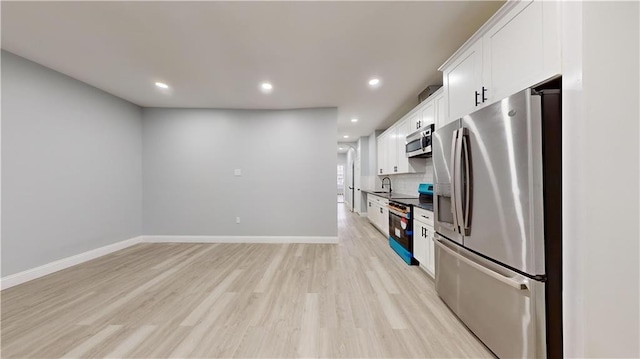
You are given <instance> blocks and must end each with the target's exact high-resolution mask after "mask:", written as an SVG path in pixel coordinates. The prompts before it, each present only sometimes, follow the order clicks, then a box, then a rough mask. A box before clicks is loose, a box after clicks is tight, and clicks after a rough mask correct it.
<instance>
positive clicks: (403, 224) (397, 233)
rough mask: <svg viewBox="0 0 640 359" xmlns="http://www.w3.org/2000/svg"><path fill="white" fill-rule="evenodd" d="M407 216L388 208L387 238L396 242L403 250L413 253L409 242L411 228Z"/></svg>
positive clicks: (411, 244)
mask: <svg viewBox="0 0 640 359" xmlns="http://www.w3.org/2000/svg"><path fill="white" fill-rule="evenodd" d="M407 217H409V215H407V214H406V213H404V212H401V211H398V210H396V209H394V208H392V207H389V237H391V238H392V239H393V240H394V241H396V242H398V244H400V245H401V246H402V247H403V248H404V249H406V250H407V251H409V252H412V253H413V243H412V241H411V235H412V228H411V227H412V226H411V220H410V219H408V218H407Z"/></svg>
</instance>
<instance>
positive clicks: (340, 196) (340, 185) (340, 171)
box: [337, 164, 344, 203]
mask: <svg viewBox="0 0 640 359" xmlns="http://www.w3.org/2000/svg"><path fill="white" fill-rule="evenodd" d="M337 173H338V203H344V164H338V170H337Z"/></svg>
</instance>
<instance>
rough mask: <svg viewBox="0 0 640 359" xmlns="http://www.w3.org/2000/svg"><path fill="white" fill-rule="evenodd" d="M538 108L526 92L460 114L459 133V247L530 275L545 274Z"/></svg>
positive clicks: (535, 97) (534, 99) (535, 98)
mask: <svg viewBox="0 0 640 359" xmlns="http://www.w3.org/2000/svg"><path fill="white" fill-rule="evenodd" d="M540 106H541V105H540V96H535V95H534V96H532V95H531V93H530V90H529V89H527V90H525V91H522V92H519V93H517V94H515V95H513V96H511V97H508V98H506V99H504V100H502V101H500V102H498V103H496V104H494V105H491V106H488V107H486V108H483V109H481V110H478V111H476V112H474V113H472V114H471V115H467V116H464V117H463V118H462V124H461V126H462V130H460V131H464V139H463V141H462V143H463V145H462V146H461V148H462V150H461V151H460V154H459V159H460V161H461V163H462V165H461V166H460V167H461V168H462V170H461V171H459V172H460V176H462V177H463V178H462V179H460V180H459V181H458V182H459V183H462V184H463V187H464V188H463V191H462V192H463V195H462V196H461V197H460V199H459V203H460V204H461V205H460V206H458V207H461V210H460V211H458V213H461V216H462V217H463V218H462V220H461V221H462V227H464V228H465V229H466V230H465V237H464V246H465V247H467V248H469V249H472V250H473V251H475V252H478V253H480V254H482V255H484V256H486V257H488V258H491V259H493V260H495V261H498V262H500V263H503V264H505V265H507V266H510V267H511V268H514V269H516V270H519V271H521V272H523V273H526V274H529V275H532V276H535V275H544V274H545V269H544V236H543V211H542V208H543V207H542V149H541V117H540V116H541V115H540ZM557 155H558V156H560V155H561V154H560V153H558V154H557ZM455 181H456V180H455V179H454V182H455Z"/></svg>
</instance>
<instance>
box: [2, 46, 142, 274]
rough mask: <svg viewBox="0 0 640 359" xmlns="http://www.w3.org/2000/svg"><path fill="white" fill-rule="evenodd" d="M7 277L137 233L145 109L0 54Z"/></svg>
mask: <svg viewBox="0 0 640 359" xmlns="http://www.w3.org/2000/svg"><path fill="white" fill-rule="evenodd" d="M1 59H2V275H3V276H6V275H10V274H13V273H16V272H20V271H23V270H26V269H29V268H33V267H37V266H40V265H43V264H46V263H49V262H52V261H55V260H58V259H61V258H65V257H69V256H72V255H75V254H78V253H82V252H86V251H88V250H91V249H95V248H98V247H102V246H104V245H107V244H110V243H114V242H119V241H122V240H125V239H129V238H132V237H136V236H138V235H140V234H141V229H142V224H141V218H142V215H141V196H142V188H141V185H142V175H141V129H142V126H141V109H140V108H139V107H137V106H135V105H133V104H131V103H129V102H126V101H124V100H121V99H119V98H116V97H114V96H112V95H109V94H107V93H105V92H103V91H100V90H98V89H96V88H94V87H91V86H89V85H86V84H84V83H82V82H80V81H77V80H74V79H72V78H70V77H67V76H65V75H62V74H60V73H58V72H55V71H53V70H51V69H48V68H45V67H42V66H40V65H37V64H35V63H33V62H30V61H28V60H26V59H23V58H21V57H18V56H15V55H13V54H11V53H8V52H5V51H2V58H1Z"/></svg>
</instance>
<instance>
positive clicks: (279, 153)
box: [142, 108, 337, 236]
mask: <svg viewBox="0 0 640 359" xmlns="http://www.w3.org/2000/svg"><path fill="white" fill-rule="evenodd" d="M142 117H143V143H144V146H143V183H144V185H143V188H144V194H143V213H144V215H143V227H144V233H145V234H148V235H218V236H220V235H229V236H233V235H241V236H252V235H253V236H278V235H281V236H336V235H337V208H336V199H335V196H336V193H335V192H336V185H335V183H336V176H335V174H336V157H335V153H336V152H335V147H336V131H337V110H336V109H335V108H323V109H301V110H285V111H266V110H265V111H260V110H205V109H203V110H198V109H160V108H152V109H144V110H143V116H142ZM234 169H241V170H242V176H240V177H236V176H234ZM236 216H239V217H241V223H240V224H236V223H235V218H236Z"/></svg>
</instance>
